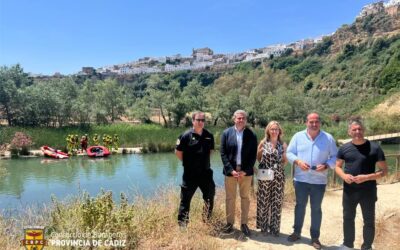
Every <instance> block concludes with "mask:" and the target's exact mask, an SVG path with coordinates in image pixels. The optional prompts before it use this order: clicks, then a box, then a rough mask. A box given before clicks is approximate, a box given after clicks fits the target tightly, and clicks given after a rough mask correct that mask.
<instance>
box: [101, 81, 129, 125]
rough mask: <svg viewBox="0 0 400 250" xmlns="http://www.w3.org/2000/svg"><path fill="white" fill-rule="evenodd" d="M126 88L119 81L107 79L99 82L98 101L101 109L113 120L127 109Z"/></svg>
mask: <svg viewBox="0 0 400 250" xmlns="http://www.w3.org/2000/svg"><path fill="white" fill-rule="evenodd" d="M123 92H124V90H123V87H121V86H119V85H118V83H117V81H115V80H111V79H106V80H105V81H101V82H99V83H98V87H97V101H98V102H97V103H98V104H99V107H100V110H101V111H104V112H103V113H102V114H105V115H106V116H107V117H109V118H110V119H111V121H112V122H114V120H115V119H116V118H118V117H119V116H120V115H122V114H123V113H124V111H125V108H126V106H125V105H124V93H123Z"/></svg>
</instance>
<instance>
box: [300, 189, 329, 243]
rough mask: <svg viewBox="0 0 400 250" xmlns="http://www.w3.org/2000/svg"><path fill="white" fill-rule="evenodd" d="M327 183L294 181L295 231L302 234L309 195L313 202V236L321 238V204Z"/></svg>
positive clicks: (311, 229)
mask: <svg viewBox="0 0 400 250" xmlns="http://www.w3.org/2000/svg"><path fill="white" fill-rule="evenodd" d="M325 187H326V185H325V184H309V183H305V182H299V181H294V189H295V193H296V207H295V209H294V226H293V228H294V232H295V233H297V234H298V235H301V229H302V227H303V222H304V215H305V214H306V206H307V202H308V196H310V204H311V228H310V235H311V238H313V239H314V238H317V239H318V238H319V234H320V228H321V220H322V210H321V204H322V199H323V198H324V194H325Z"/></svg>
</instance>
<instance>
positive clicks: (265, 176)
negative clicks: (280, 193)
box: [257, 168, 274, 181]
mask: <svg viewBox="0 0 400 250" xmlns="http://www.w3.org/2000/svg"><path fill="white" fill-rule="evenodd" d="M257 179H258V180H260V181H272V180H273V179H274V170H272V169H263V168H261V169H258V172H257Z"/></svg>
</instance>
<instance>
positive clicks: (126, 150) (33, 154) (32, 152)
mask: <svg viewBox="0 0 400 250" xmlns="http://www.w3.org/2000/svg"><path fill="white" fill-rule="evenodd" d="M142 152H143V148H142V147H134V148H118V150H115V149H113V150H112V153H113V154H140V153H142ZM86 155H87V154H86V152H81V153H77V154H76V155H75V156H86ZM43 156H44V155H43V152H42V150H37V149H34V150H29V155H23V156H19V157H43ZM10 158H11V151H9V150H7V151H4V152H2V154H1V155H0V160H1V159H10Z"/></svg>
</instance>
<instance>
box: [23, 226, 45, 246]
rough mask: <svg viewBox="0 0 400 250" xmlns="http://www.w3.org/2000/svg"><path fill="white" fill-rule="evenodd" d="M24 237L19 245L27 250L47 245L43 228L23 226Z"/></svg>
mask: <svg viewBox="0 0 400 250" xmlns="http://www.w3.org/2000/svg"><path fill="white" fill-rule="evenodd" d="M24 232H25V234H24V235H25V238H24V239H23V240H21V245H23V246H24V247H25V249H27V250H42V249H43V248H44V246H46V245H47V241H46V240H45V239H44V228H25V230H24Z"/></svg>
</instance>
